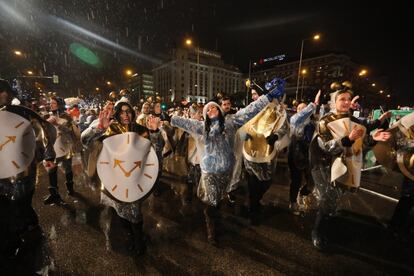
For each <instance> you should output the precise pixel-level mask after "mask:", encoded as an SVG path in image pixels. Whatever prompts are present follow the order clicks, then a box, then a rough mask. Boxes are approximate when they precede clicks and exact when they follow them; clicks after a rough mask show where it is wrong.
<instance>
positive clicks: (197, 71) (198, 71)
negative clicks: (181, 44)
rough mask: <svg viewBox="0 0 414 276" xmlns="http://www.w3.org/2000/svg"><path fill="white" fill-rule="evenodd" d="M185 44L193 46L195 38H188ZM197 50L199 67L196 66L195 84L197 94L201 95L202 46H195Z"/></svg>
mask: <svg viewBox="0 0 414 276" xmlns="http://www.w3.org/2000/svg"><path fill="white" fill-rule="evenodd" d="M185 44H186V45H187V46H188V47H191V46H192V45H193V40H192V39H191V38H187V39H186V40H185ZM195 51H196V53H197V68H196V84H195V85H194V86H195V87H197V91H196V94H197V96H199V95H200V85H199V77H200V74H199V73H200V70H199V68H198V67H199V66H200V47H199V46H198V45H197V46H196V47H195Z"/></svg>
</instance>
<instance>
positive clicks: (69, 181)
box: [65, 172, 75, 196]
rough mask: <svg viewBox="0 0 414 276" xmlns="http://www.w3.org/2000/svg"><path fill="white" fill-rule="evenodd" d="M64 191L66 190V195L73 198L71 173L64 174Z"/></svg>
mask: <svg viewBox="0 0 414 276" xmlns="http://www.w3.org/2000/svg"><path fill="white" fill-rule="evenodd" d="M65 184H66V189H67V190H68V195H70V196H73V195H74V193H75V191H74V189H73V172H69V173H66V183H65Z"/></svg>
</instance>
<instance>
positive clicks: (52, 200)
mask: <svg viewBox="0 0 414 276" xmlns="http://www.w3.org/2000/svg"><path fill="white" fill-rule="evenodd" d="M49 193H50V195H48V196H47V197H46V198H45V199H44V200H43V203H44V204H46V205H50V204H62V203H63V200H62V198H61V197H60V195H59V193H58V191H57V189H55V188H49Z"/></svg>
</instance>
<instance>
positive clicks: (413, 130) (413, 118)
mask: <svg viewBox="0 0 414 276" xmlns="http://www.w3.org/2000/svg"><path fill="white" fill-rule="evenodd" d="M387 131H388V132H390V133H391V138H390V139H389V140H388V141H386V142H379V143H377V145H375V147H374V148H373V152H374V154H375V158H376V159H377V162H378V163H379V164H381V165H383V166H384V167H386V168H388V169H393V170H398V169H399V170H400V171H401V173H402V174H403V175H405V176H406V177H408V178H410V179H411V180H413V181H414V153H413V152H412V151H407V150H404V149H398V141H397V139H407V140H414V112H413V113H410V114H408V115H406V116H404V117H403V118H401V119H400V120H399V121H398V122H396V123H395V124H394V125H393V126H392V127H391V128H390V129H388V130H387ZM396 164H397V165H398V166H396Z"/></svg>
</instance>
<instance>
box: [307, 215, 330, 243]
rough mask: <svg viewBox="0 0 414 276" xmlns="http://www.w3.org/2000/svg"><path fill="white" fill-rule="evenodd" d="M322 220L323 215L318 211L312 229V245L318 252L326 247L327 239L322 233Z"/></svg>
mask: <svg viewBox="0 0 414 276" xmlns="http://www.w3.org/2000/svg"><path fill="white" fill-rule="evenodd" d="M323 220H324V215H323V214H322V212H321V211H318V214H317V215H316V220H315V225H314V227H313V229H312V235H311V236H312V244H313V246H315V247H316V248H317V249H318V250H321V251H322V250H324V249H325V248H326V246H327V239H326V237H325V236H324V235H323V233H322V222H323Z"/></svg>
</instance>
